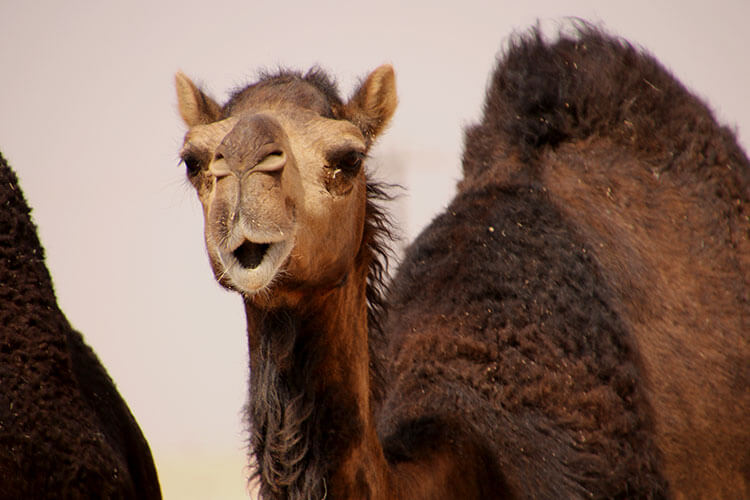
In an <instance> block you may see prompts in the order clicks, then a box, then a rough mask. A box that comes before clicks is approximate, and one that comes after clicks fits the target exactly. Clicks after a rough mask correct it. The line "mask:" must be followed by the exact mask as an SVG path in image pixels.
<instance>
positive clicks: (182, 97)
mask: <svg viewBox="0 0 750 500" xmlns="http://www.w3.org/2000/svg"><path fill="white" fill-rule="evenodd" d="M174 83H175V87H176V89H177V106H178V107H179V109H180V115H181V116H182V121H184V122H185V125H187V126H188V127H194V126H195V125H205V124H208V123H213V122H215V121H216V120H218V119H219V118H220V117H221V107H220V106H219V105H218V104H216V101H214V100H213V99H211V98H210V97H209V96H207V95H206V94H204V93H203V91H201V89H199V88H198V87H197V86H196V85H195V84H194V83H193V82H192V81H191V80H190V78H188V77H187V76H185V75H184V74H183V73H182V72H181V71H178V72H177V74H176V75H174Z"/></svg>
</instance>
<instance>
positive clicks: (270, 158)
mask: <svg viewBox="0 0 750 500" xmlns="http://www.w3.org/2000/svg"><path fill="white" fill-rule="evenodd" d="M284 165H286V154H285V153H284V151H283V150H280V149H277V150H274V151H272V152H270V153H268V154H267V155H266V156H264V157H263V159H262V160H260V161H259V162H258V163H257V164H256V165H255V166H254V167H253V168H252V169H251V170H252V171H253V172H278V171H279V170H281V169H283V168H284Z"/></svg>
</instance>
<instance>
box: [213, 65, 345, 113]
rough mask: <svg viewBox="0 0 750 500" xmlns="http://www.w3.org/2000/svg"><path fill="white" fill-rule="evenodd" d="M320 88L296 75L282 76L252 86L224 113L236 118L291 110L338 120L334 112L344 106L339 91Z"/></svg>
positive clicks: (232, 100) (236, 95)
mask: <svg viewBox="0 0 750 500" xmlns="http://www.w3.org/2000/svg"><path fill="white" fill-rule="evenodd" d="M324 89H326V88H325V87H318V86H315V85H313V84H311V83H308V82H306V81H304V80H301V79H299V77H297V76H295V75H281V76H277V77H274V78H270V79H268V80H262V81H260V82H258V83H255V84H253V85H249V86H248V87H246V88H244V89H243V90H241V91H239V92H237V93H235V94H234V95H233V96H232V98H231V99H230V100H229V102H228V103H227V104H226V105H225V106H224V113H225V114H226V115H229V116H234V115H238V114H244V113H252V112H257V110H259V109H269V108H271V109H273V108H289V107H296V108H299V109H304V110H309V111H312V112H314V113H316V114H318V115H320V116H322V117H325V118H334V117H335V110H334V108H336V107H339V106H340V105H341V103H340V101H339V99H338V96H337V95H336V94H335V89H334V88H333V87H330V88H328V89H327V91H324Z"/></svg>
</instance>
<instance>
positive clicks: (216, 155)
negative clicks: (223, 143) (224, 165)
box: [214, 153, 224, 161]
mask: <svg viewBox="0 0 750 500" xmlns="http://www.w3.org/2000/svg"><path fill="white" fill-rule="evenodd" d="M223 159H224V155H223V154H221V153H216V154H215V155H214V161H217V160H223Z"/></svg>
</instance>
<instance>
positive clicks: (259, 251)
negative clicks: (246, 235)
mask: <svg viewBox="0 0 750 500" xmlns="http://www.w3.org/2000/svg"><path fill="white" fill-rule="evenodd" d="M270 246H271V244H270V243H253V242H252V241H245V242H244V243H243V244H242V245H240V246H239V247H238V248H237V249H236V250H235V251H234V252H232V253H233V255H234V256H235V257H236V258H237V260H238V261H239V263H240V264H241V265H242V267H244V268H245V269H255V268H257V267H258V266H259V265H260V263H261V262H263V257H264V256H265V255H266V252H267V251H268V248H269V247H270Z"/></svg>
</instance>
